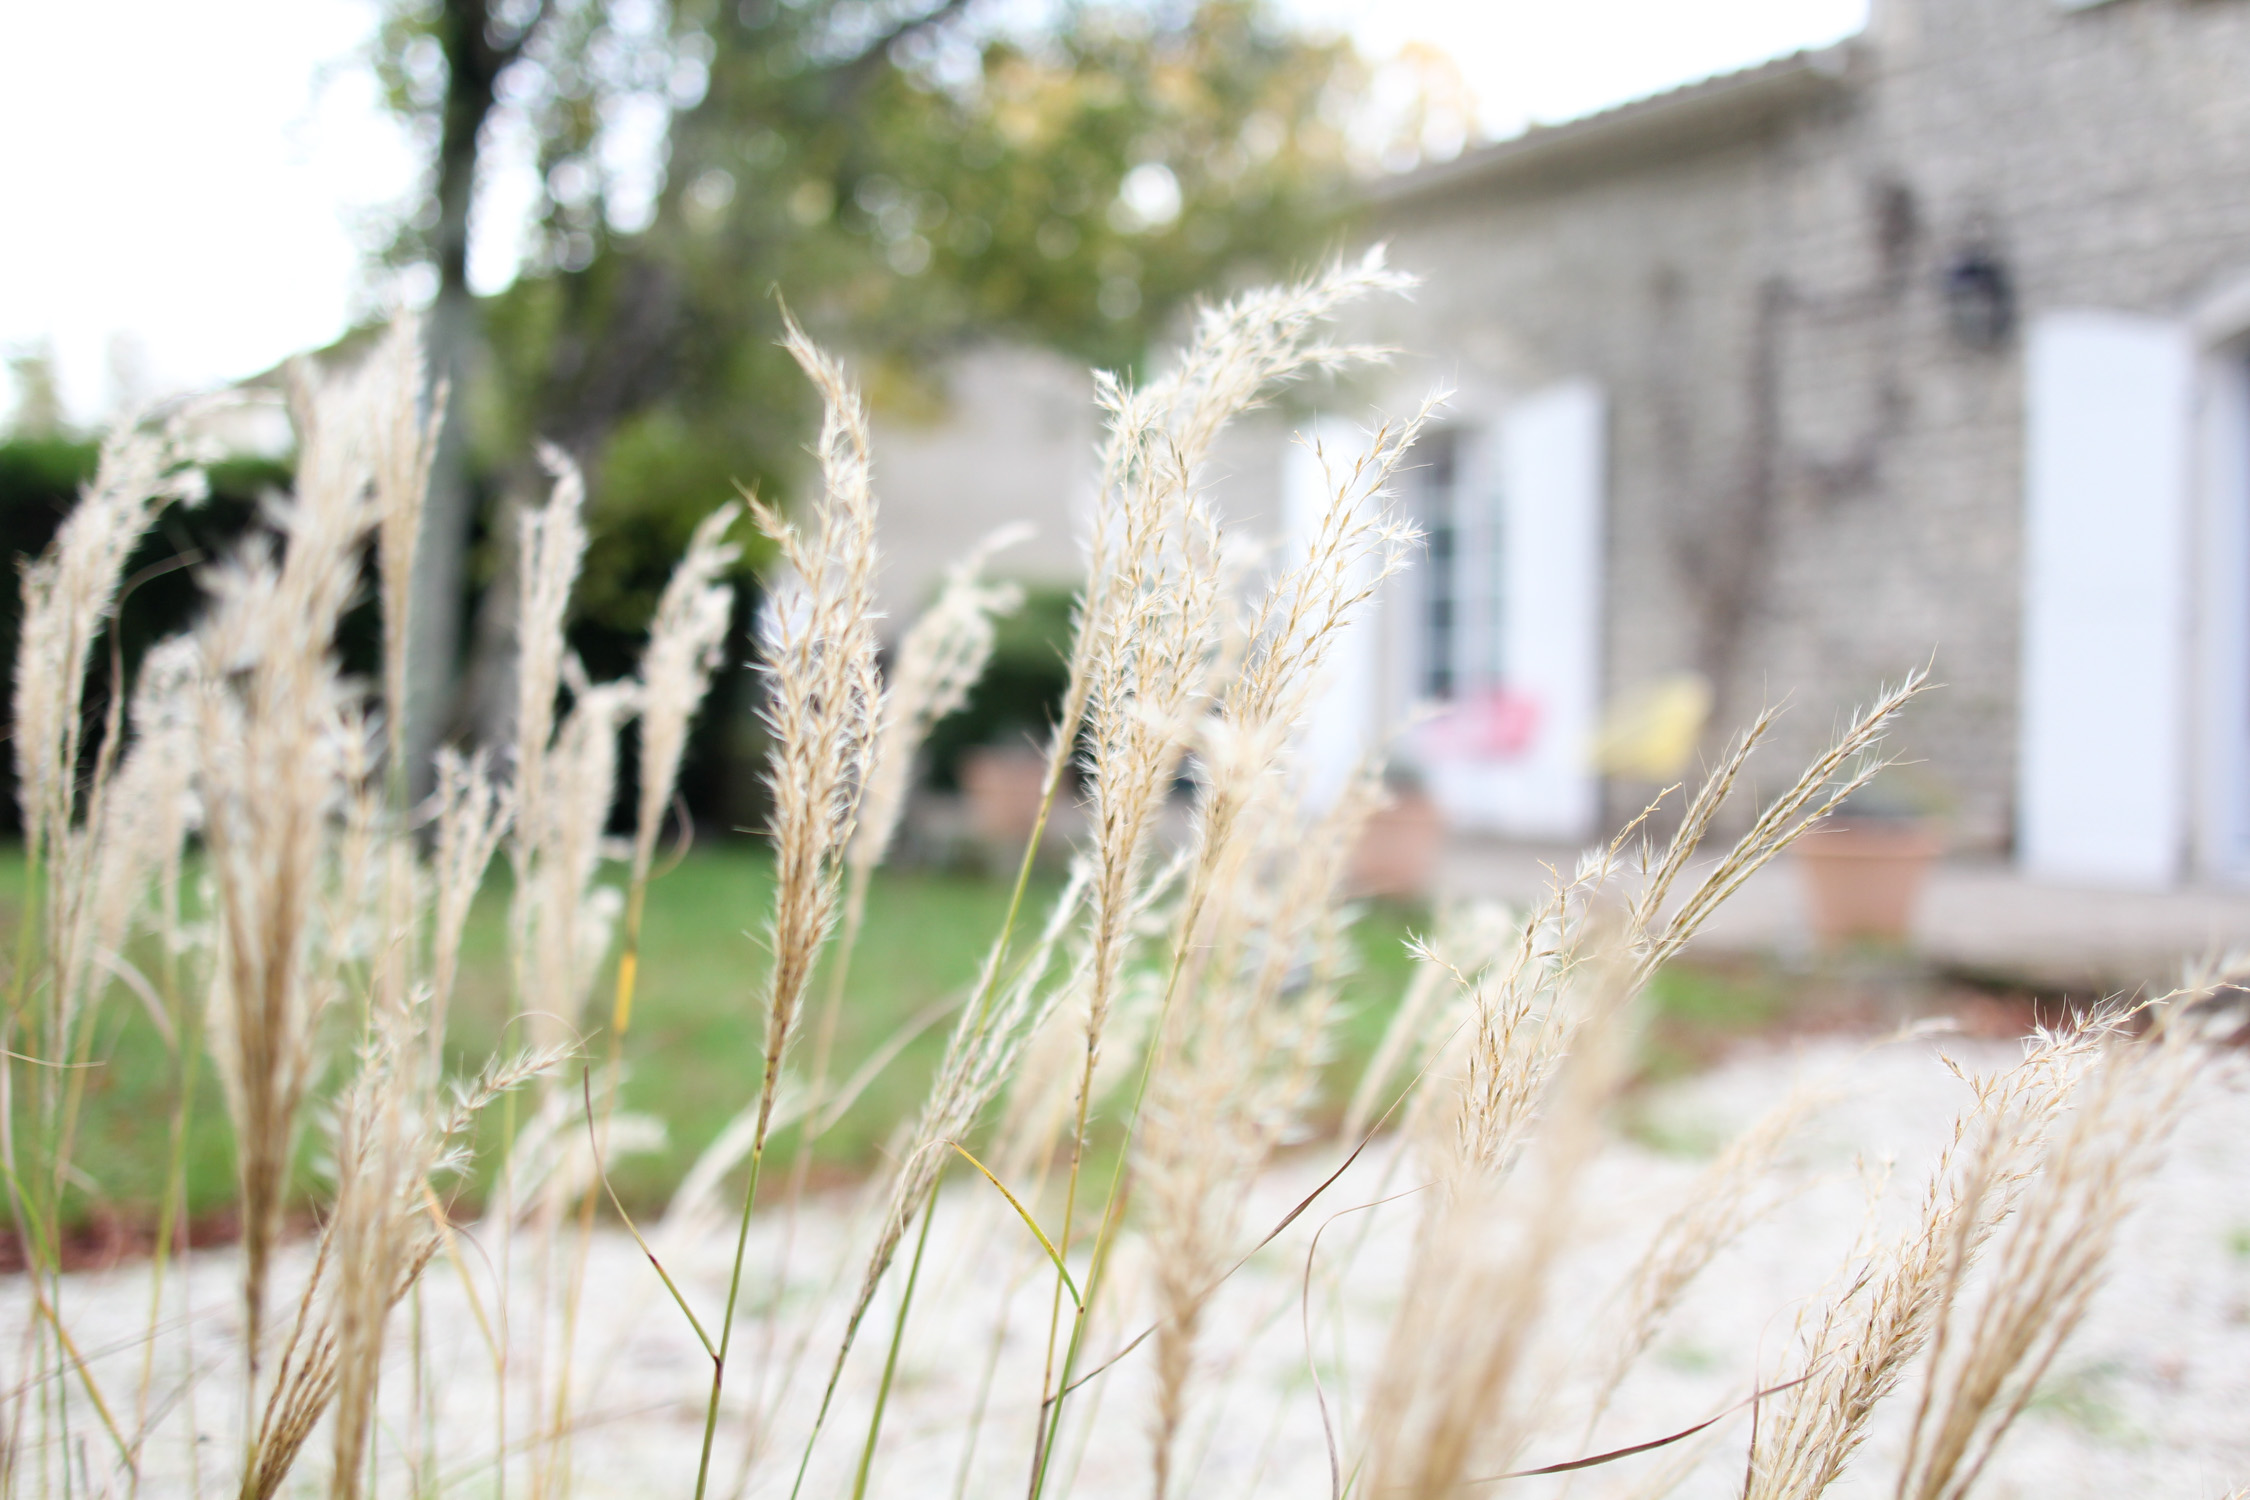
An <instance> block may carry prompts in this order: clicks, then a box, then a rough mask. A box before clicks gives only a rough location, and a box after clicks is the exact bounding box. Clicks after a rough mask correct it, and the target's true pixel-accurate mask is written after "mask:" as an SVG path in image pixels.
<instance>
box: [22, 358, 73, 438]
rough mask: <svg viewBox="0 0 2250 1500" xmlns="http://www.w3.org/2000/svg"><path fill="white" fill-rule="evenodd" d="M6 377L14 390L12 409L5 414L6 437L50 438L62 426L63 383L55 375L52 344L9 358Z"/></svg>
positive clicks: (61, 429) (60, 432)
mask: <svg viewBox="0 0 2250 1500" xmlns="http://www.w3.org/2000/svg"><path fill="white" fill-rule="evenodd" d="M8 377H9V379H10V380H11V381H13V382H14V384H15V388H16V401H15V406H14V409H13V410H11V411H10V412H9V413H8V435H9V436H10V437H17V438H53V437H60V436H61V435H62V432H63V429H64V426H65V425H66V424H65V423H64V421H63V403H62V381H61V379H60V378H59V377H58V376H57V375H56V373H55V350H54V346H53V345H52V344H48V343H38V344H33V345H30V346H29V347H27V348H23V349H18V350H16V351H15V352H13V353H11V354H10V355H9V356H8Z"/></svg>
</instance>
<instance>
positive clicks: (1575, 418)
mask: <svg viewBox="0 0 2250 1500" xmlns="http://www.w3.org/2000/svg"><path fill="white" fill-rule="evenodd" d="M1604 425H1605V407H1604V402H1603V399H1602V392H1601V388H1600V387H1599V386H1597V385H1595V384H1594V383H1593V382H1592V381H1589V380H1572V381H1566V382H1564V383H1562V384H1560V385H1554V386H1549V387H1548V388H1546V389H1545V390H1542V391H1538V392H1536V393H1534V394H1533V395H1531V396H1529V397H1527V398H1525V399H1524V400H1522V401H1519V402H1517V403H1515V404H1514V405H1512V406H1510V407H1509V408H1508V410H1507V412H1506V413H1505V414H1504V415H1503V417H1502V418H1501V421H1500V424H1499V428H1498V433H1497V444H1496V447H1497V452H1496V453H1494V454H1493V455H1491V458H1490V460H1489V468H1488V467H1487V465H1486V464H1485V463H1480V464H1478V465H1477V466H1476V470H1477V471H1478V472H1479V473H1480V475H1481V474H1484V473H1489V474H1490V475H1491V476H1492V478H1491V479H1490V480H1488V481H1483V482H1485V483H1491V484H1492V485H1493V487H1494V488H1496V489H1497V491H1498V496H1497V498H1498V504H1499V512H1500V541H1499V547H1500V580H1499V588H1500V651H1499V665H1500V674H1499V675H1500V687H1501V689H1502V690H1503V691H1504V692H1505V693H1506V694H1507V695H1508V696H1509V698H1511V699H1514V700H1520V701H1521V702H1522V703H1523V704H1524V705H1526V706H1527V707H1528V709H1529V710H1530V714H1531V723H1532V726H1533V727H1532V729H1531V732H1530V734H1529V736H1528V738H1527V740H1526V742H1525V743H1524V744H1523V745H1522V747H1521V748H1520V749H1517V750H1515V751H1514V752H1513V753H1511V754H1508V755H1506V756H1505V757H1504V758H1463V759H1453V760H1447V759H1436V760H1433V762H1432V763H1431V764H1430V766H1429V775H1430V786H1431V791H1432V793H1433V794H1434V795H1435V796H1436V798H1437V800H1438V803H1439V805H1440V806H1442V807H1444V808H1445V810H1446V812H1447V813H1448V815H1449V816H1450V817H1451V818H1452V819H1453V820H1454V821H1455V822H1456V823H1459V824H1461V825H1462V826H1465V827H1471V828H1478V829H1482V830H1484V831H1487V832H1492V833H1499V834H1503V835H1507V836H1510V837H1515V838H1534V839H1580V838H1584V837H1586V836H1587V835H1588V834H1589V833H1591V832H1592V831H1593V829H1594V824H1595V820H1596V819H1597V818H1598V817H1599V816H1600V797H1599V790H1600V787H1599V782H1598V780H1597V779H1596V777H1595V775H1594V773H1593V769H1592V765H1591V761H1590V758H1589V754H1588V752H1589V749H1590V746H1591V743H1592V739H1593V734H1594V726H1595V721H1596V716H1597V715H1598V714H1599V712H1600V703H1601V642H1602V579H1603V571H1604V557H1603V536H1604V525H1603V511H1604V493H1605V490H1606V487H1607V476H1606V473H1605V467H1606V466H1605V433H1604Z"/></svg>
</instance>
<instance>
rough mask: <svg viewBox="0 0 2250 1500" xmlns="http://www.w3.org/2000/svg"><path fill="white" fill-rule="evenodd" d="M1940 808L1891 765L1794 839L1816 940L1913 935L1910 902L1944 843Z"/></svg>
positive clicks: (1930, 792) (1839, 942)
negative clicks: (1810, 828) (1798, 837)
mask: <svg viewBox="0 0 2250 1500" xmlns="http://www.w3.org/2000/svg"><path fill="white" fill-rule="evenodd" d="M1942 808H1943V799H1942V797H1940V796H1939V795H1937V794H1936V791H1935V789H1934V788H1931V787H1929V786H1927V785H1923V784H1919V783H1917V782H1916V781H1915V780H1914V779H1913V778H1911V777H1909V776H1907V775H1905V774H1903V772H1902V771H1901V770H1899V769H1897V768H1894V769H1893V770H1891V771H1886V772H1884V773H1883V774H1882V775H1879V776H1877V777H1876V778H1875V780H1873V781H1871V782H1869V783H1868V784H1867V785H1866V786H1864V787H1862V788H1860V789H1859V790H1858V791H1857V792H1854V793H1853V794H1852V795H1851V796H1850V797H1848V798H1846V799H1845V801H1844V803H1843V805H1842V806H1840V807H1839V808H1837V810H1836V811H1835V813H1833V814H1831V815H1830V816H1829V817H1828V818H1827V819H1826V820H1825V821H1824V822H1823V823H1822V824H1821V825H1820V826H1819V827H1817V828H1814V829H1812V830H1811V831H1810V832H1808V833H1806V834H1805V835H1804V836H1803V837H1802V838H1800V839H1799V840H1798V841H1797V843H1796V845H1795V849H1796V865H1797V868H1798V870H1799V871H1801V872H1802V873H1803V876H1804V881H1805V897H1806V905H1807V907H1808V915H1809V916H1810V917H1811V919H1812V930H1813V937H1814V939H1815V940H1816V941H1817V942H1818V943H1819V944H1820V945H1821V946H1822V947H1824V948H1840V947H1844V946H1846V945H1848V944H1851V943H1854V942H1876V943H1886V944H1894V945H1899V946H1903V945H1905V944H1906V943H1907V942H1908V941H1909V940H1910V939H1911V938H1912V936H1913V930H1914V909H1915V906H1916V904H1917V903H1918V902H1919V901H1920V899H1921V895H1922V889H1923V887H1924V886H1925V885H1926V884H1927V883H1928V881H1929V874H1930V866H1931V865H1932V864H1933V863H1935V862H1936V860H1937V857H1938V855H1939V854H1940V853H1941V852H1943V850H1944V848H1945V840H1944V837H1943V835H1942V833H1941V826H1942V825H1941V819H1940V814H1941V812H1942Z"/></svg>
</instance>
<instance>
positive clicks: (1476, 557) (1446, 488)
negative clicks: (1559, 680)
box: [1408, 432, 1500, 703]
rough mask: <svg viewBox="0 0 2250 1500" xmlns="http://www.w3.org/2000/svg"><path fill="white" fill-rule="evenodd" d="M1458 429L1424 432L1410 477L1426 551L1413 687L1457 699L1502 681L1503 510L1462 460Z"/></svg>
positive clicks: (1434, 695) (1424, 693)
mask: <svg viewBox="0 0 2250 1500" xmlns="http://www.w3.org/2000/svg"><path fill="white" fill-rule="evenodd" d="M1466 447H1467V444H1466V443H1465V442H1464V441H1463V440H1462V435H1461V434H1459V433H1455V432H1438V433H1432V434H1429V435H1427V436H1425V437H1424V438H1423V439H1422V442H1421V443H1420V444H1419V445H1418V447H1417V448H1416V450H1415V451H1416V455H1417V456H1418V457H1419V458H1420V460H1421V464H1420V467H1418V468H1416V469H1414V470H1413V471H1412V472H1411V473H1410V474H1409V476H1408V481H1409V483H1408V490H1409V504H1410V509H1411V512H1412V514H1413V516H1414V519H1415V521H1416V523H1417V524H1419V525H1420V526H1421V528H1422V533H1423V545H1424V548H1425V556H1424V557H1423V559H1422V560H1421V566H1420V567H1419V568H1418V569H1417V571H1418V572H1419V573H1420V574H1421V589H1420V600H1421V608H1420V614H1419V618H1418V620H1417V622H1416V624H1417V629H1416V643H1415V644H1416V671H1415V686H1416V688H1417V690H1418V691H1419V693H1420V694H1421V696H1423V697H1425V698H1431V699H1436V700H1437V701H1439V702H1443V703H1451V702H1455V701H1457V700H1460V699H1463V698H1466V697H1468V696H1470V695H1472V694H1474V693H1476V692H1478V691H1480V690H1485V689H1490V688H1493V687H1496V686H1498V685H1499V681H1500V589H1499V580H1500V532H1499V507H1498V506H1497V505H1494V504H1492V503H1491V501H1490V497H1489V496H1485V495H1483V494H1482V493H1481V491H1480V489H1479V488H1478V486H1477V484H1476V481H1475V478H1474V476H1473V475H1472V474H1471V472H1470V470H1469V466H1468V465H1467V464H1465V463H1464V458H1465V454H1464V451H1463V450H1464V449H1465V448H1466Z"/></svg>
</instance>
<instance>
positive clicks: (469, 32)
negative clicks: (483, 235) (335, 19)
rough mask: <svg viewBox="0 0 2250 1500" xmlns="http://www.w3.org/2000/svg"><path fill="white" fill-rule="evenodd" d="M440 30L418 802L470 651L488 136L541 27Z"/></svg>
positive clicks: (418, 590)
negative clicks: (467, 566)
mask: <svg viewBox="0 0 2250 1500" xmlns="http://www.w3.org/2000/svg"><path fill="white" fill-rule="evenodd" d="M533 24H536V20H535V21H534V22H533ZM438 29H439V42H440V45H441V46H442V48H443V50H444V53H445V62H446V85H445V104H444V112H443V115H442V118H441V120H440V124H439V132H438V159H437V181H436V184H435V189H436V197H437V207H438V213H437V225H436V228H435V229H434V230H433V232H432V236H431V239H432V244H431V249H432V251H433V257H434V259H435V260H436V263H437V273H438V290H437V300H436V302H435V303H434V304H433V305H432V306H431V308H430V315H429V320H428V323H427V325H426V326H427V330H428V338H429V350H428V356H429V365H430V375H431V379H432V381H433V382H438V381H442V382H444V389H445V390H446V391H447V392H448V393H449V395H448V400H447V407H448V410H447V412H446V416H445V422H444V426H443V427H442V428H441V429H440V431H439V435H438V446H437V453H436V455H435V457H434V459H433V460H432V462H431V465H430V488H429V498H428V500H427V501H426V502H425V505H424V509H423V514H422V537H421V543H420V546H419V548H418V550H417V551H416V553H415V557H414V584H413V591H412V599H411V601H410V603H409V608H410V610H411V611H412V613H411V616H410V618H409V620H408V626H407V646H406V678H407V708H406V754H407V778H408V785H409V786H410V787H411V788H412V790H413V794H414V797H415V798H416V800H420V799H421V798H422V797H423V796H426V795H427V794H428V792H429V790H430V788H431V786H432V784H433V779H434V778H433V767H432V765H431V756H432V754H433V753H434V752H435V751H436V749H437V747H438V745H439V743H440V742H441V741H442V739H443V738H444V737H445V734H446V732H447V729H448V728H449V722H448V721H449V719H450V716H451V710H452V704H453V696H454V678H455V675H456V672H457V668H458V662H459V659H460V653H461V604H462V597H461V596H462V578H463V572H464V563H465V560H466V558H467V556H468V550H469V532H470V527H471V523H472V522H474V520H475V519H476V515H475V491H474V489H473V487H472V486H471V484H470V476H469V445H468V435H467V433H465V432H464V431H463V430H462V423H461V414H462V410H463V396H464V393H465V391H466V388H467V385H468V377H469V374H470V372H471V370H472V369H473V368H474V364H475V356H476V353H477V350H478V347H479V344H480V330H479V328H478V326H477V307H476V301H475V299H474V298H473V297H472V296H471V295H470V293H469V220H470V211H471V208H472V206H473V204H474V201H475V197H476V177H477V151H478V145H479V137H480V136H481V135H482V133H483V130H484V122H485V120H486V118H487V117H489V116H490V115H491V113H492V105H493V99H494V89H495V86H496V84H497V83H498V81H499V77H500V72H501V70H502V69H503V68H505V67H506V66H507V65H508V64H509V63H510V62H512V61H514V59H515V56H516V54H517V52H518V51H519V50H520V49H521V47H522V44H523V36H528V35H529V33H530V29H531V28H530V27H529V26H527V27H526V28H525V29H524V32H523V33H522V35H521V36H519V37H518V39H517V40H516V42H515V43H513V44H512V45H510V46H507V47H499V46H495V45H494V44H493V41H492V34H491V31H492V15H491V7H490V5H489V4H488V3H487V0H445V5H444V10H443V12H442V14H441V16H440V17H439V21H438Z"/></svg>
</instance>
